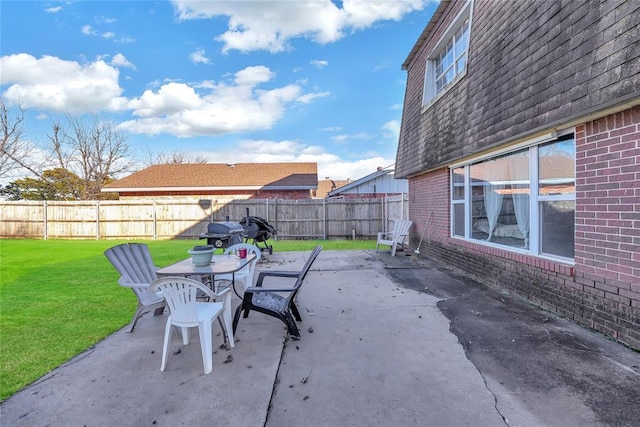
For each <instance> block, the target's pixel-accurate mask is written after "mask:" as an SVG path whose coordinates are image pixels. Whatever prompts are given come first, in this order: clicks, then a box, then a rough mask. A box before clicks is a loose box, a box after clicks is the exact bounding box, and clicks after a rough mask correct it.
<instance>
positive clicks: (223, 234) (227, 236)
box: [200, 221, 244, 249]
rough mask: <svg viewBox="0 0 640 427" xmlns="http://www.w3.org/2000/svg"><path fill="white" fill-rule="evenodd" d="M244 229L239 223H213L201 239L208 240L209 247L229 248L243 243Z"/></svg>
mask: <svg viewBox="0 0 640 427" xmlns="http://www.w3.org/2000/svg"><path fill="white" fill-rule="evenodd" d="M243 234H244V227H242V225H240V223H238V222H233V221H220V222H211V223H209V225H208V226H207V232H206V233H202V234H201V235H200V238H201V239H207V244H208V245H213V246H214V247H215V248H224V249H226V248H228V247H229V246H231V245H235V244H236V243H242V237H243Z"/></svg>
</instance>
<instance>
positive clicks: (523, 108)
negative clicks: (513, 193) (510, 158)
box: [396, 0, 640, 177]
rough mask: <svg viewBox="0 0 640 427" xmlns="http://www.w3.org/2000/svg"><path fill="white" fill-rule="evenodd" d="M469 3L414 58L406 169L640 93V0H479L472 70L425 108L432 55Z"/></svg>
mask: <svg viewBox="0 0 640 427" xmlns="http://www.w3.org/2000/svg"><path fill="white" fill-rule="evenodd" d="M463 5H464V2H462V1H454V2H452V3H451V4H450V5H449V10H447V11H446V13H444V14H443V20H442V21H441V22H440V23H439V24H438V25H436V27H435V28H434V31H433V34H431V36H430V37H429V38H428V39H427V40H426V41H425V43H424V45H423V46H422V49H421V50H420V51H419V52H418V53H417V54H416V55H415V57H414V58H413V60H412V61H411V63H410V64H409V66H408V76H407V89H406V97H405V105H404V111H403V122H402V127H401V133H400V141H399V145H398V153H397V159H396V160H397V162H396V170H397V173H398V176H399V177H408V176H410V175H413V174H416V173H420V172H421V171H424V170H429V169H432V168H436V167H439V166H442V165H445V164H447V163H448V162H451V161H453V160H455V159H456V158H459V157H463V156H467V155H471V154H473V153H475V152H478V151H482V150H485V149H489V148H492V147H495V146H497V145H500V144H502V143H505V142H507V141H509V140H511V139H513V138H515V137H520V136H524V135H527V134H530V133H533V132H535V131H537V130H539V129H543V128H545V127H551V126H562V124H563V123H566V122H569V121H570V120H573V119H576V118H578V117H580V116H581V115H583V114H586V113H590V112H592V111H594V110H596V109H598V108H604V107H609V106H611V105H613V104H615V103H616V102H622V101H624V100H626V99H629V98H631V97H634V96H637V95H638V94H639V93H640V78H639V77H638V69H639V67H640V60H639V55H640V54H639V50H640V47H639V45H640V43H639V42H638V41H639V38H640V35H639V32H640V30H639V29H638V26H639V24H640V2H637V1H633V0H630V1H626V2H624V1H607V2H604V3H600V2H597V1H590V0H584V1H577V0H571V1H568V0H567V1H556V0H548V1H541V0H539V1H533V2H532V1H525V0H517V1H509V2H504V1H495V0H477V1H476V2H475V3H474V5H473V22H472V28H471V37H470V47H469V58H468V65H467V67H468V68H467V73H466V76H464V77H463V78H462V79H461V80H460V81H459V82H458V83H457V84H456V85H455V87H453V88H452V89H451V90H449V91H448V92H446V93H445V94H444V95H443V96H441V97H440V98H439V99H438V100H437V101H436V102H435V103H433V105H431V106H430V107H429V108H428V109H427V110H426V111H422V109H423V107H422V94H423V86H424V74H425V64H426V60H427V58H428V55H430V54H431V53H432V51H433V48H434V46H435V44H436V43H437V42H438V40H439V38H440V37H441V35H442V33H443V32H444V31H445V30H446V29H447V27H448V26H449V25H450V23H451V21H452V20H453V18H454V17H455V15H456V14H457V13H458V11H459V10H460V9H461V8H462V6H463ZM427 147H428V148H427Z"/></svg>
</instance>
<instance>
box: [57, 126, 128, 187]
mask: <svg viewBox="0 0 640 427" xmlns="http://www.w3.org/2000/svg"><path fill="white" fill-rule="evenodd" d="M49 139H50V141H51V144H52V149H53V157H54V158H55V162H56V164H57V165H58V166H59V167H60V168H63V169H66V170H68V171H70V172H73V173H75V174H76V175H78V177H79V178H80V179H81V181H82V191H81V194H80V198H81V199H83V200H95V199H99V198H101V197H100V195H101V193H100V189H101V188H102V186H103V185H105V184H107V183H108V182H109V181H111V180H112V179H113V177H114V176H115V175H117V174H119V173H122V172H125V171H127V170H129V168H130V164H129V158H130V154H131V153H130V151H131V148H130V146H129V144H128V141H127V137H126V135H125V134H124V133H122V132H120V131H118V130H117V129H116V126H115V124H114V123H112V122H111V121H109V120H103V119H100V118H98V117H95V116H94V117H92V120H91V122H86V121H85V120H83V119H82V118H79V117H74V116H71V115H69V114H67V115H66V116H65V123H64V124H61V123H60V122H56V123H54V124H53V133H52V134H51V135H49ZM70 184H71V183H70Z"/></svg>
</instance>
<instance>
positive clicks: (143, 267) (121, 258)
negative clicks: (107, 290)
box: [104, 243, 165, 332]
mask: <svg viewBox="0 0 640 427" xmlns="http://www.w3.org/2000/svg"><path fill="white" fill-rule="evenodd" d="M104 254H105V256H106V257H107V259H108V260H109V261H110V262H111V264H113V266H114V267H115V269H116V270H117V271H118V273H120V276H121V277H120V279H118V284H119V285H120V286H123V287H125V288H129V289H131V290H132V291H133V293H134V294H136V297H137V298H138V307H137V308H136V312H135V313H134V315H133V319H132V320H131V323H130V325H129V331H128V332H133V328H135V327H136V323H138V319H140V317H141V316H142V315H143V314H145V313H148V312H150V311H153V312H154V314H155V315H160V314H162V312H163V311H164V307H165V301H164V298H163V297H162V295H157V294H155V293H153V292H150V291H149V284H150V283H151V282H152V281H154V280H155V279H157V278H158V276H157V275H156V271H157V270H158V267H156V266H155V265H154V263H153V259H151V253H150V252H149V247H148V246H147V245H145V244H143V243H123V244H121V245H117V246H113V247H111V248H109V249H107V250H106V251H105V252H104Z"/></svg>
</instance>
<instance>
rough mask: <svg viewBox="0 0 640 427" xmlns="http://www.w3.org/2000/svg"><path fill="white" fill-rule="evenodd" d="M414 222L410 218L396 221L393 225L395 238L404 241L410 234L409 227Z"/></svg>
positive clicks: (397, 240)
mask: <svg viewBox="0 0 640 427" xmlns="http://www.w3.org/2000/svg"><path fill="white" fill-rule="evenodd" d="M411 224H413V223H412V222H411V221H409V220H408V219H401V220H398V221H396V223H395V224H394V225H393V240H395V241H396V242H402V241H404V238H405V237H406V236H408V235H409V228H411Z"/></svg>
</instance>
